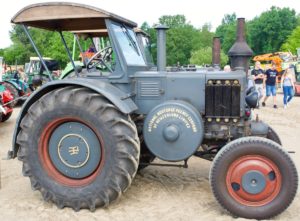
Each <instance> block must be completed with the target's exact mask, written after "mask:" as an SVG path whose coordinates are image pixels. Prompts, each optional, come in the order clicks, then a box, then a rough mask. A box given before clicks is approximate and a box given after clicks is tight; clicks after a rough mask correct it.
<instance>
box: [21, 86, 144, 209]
mask: <svg viewBox="0 0 300 221" xmlns="http://www.w3.org/2000/svg"><path fill="white" fill-rule="evenodd" d="M36 122H38V124H37V123H36ZM17 143H18V144H19V145H20V150H19V153H18V158H19V159H20V160H21V161H23V174H24V176H29V178H30V181H31V185H32V188H33V189H36V190H39V191H40V192H41V193H42V195H43V198H44V199H45V200H46V201H53V202H54V203H55V204H56V205H57V206H58V207H59V208H62V207H65V206H68V207H72V208H73V209H74V210H76V211H78V210H80V209H81V208H89V209H90V210H94V209H95V208H96V207H103V206H108V205H109V204H110V203H111V202H113V201H114V200H116V199H117V198H118V197H119V196H121V194H122V193H123V192H124V191H125V190H126V189H127V188H128V187H129V186H130V184H131V181H132V179H133V177H134V176H135V174H136V171H137V168H138V160H139V140H138V136H137V131H136V127H135V125H134V123H133V122H132V121H131V119H130V117H129V116H128V115H124V114H122V113H121V112H120V111H119V110H118V109H117V108H116V107H115V106H114V105H112V104H111V103H110V102H109V101H107V100H106V99H105V98H103V97H102V96H100V95H99V94H95V93H93V92H92V91H90V90H88V89H85V88H76V87H66V88H61V89H57V90H54V91H52V92H50V93H48V94H46V95H44V96H43V97H42V98H40V99H39V100H38V101H36V102H35V103H34V104H33V105H32V106H31V107H30V109H29V110H28V113H27V114H26V116H25V117H24V118H23V120H22V122H21V131H20V133H19V135H18V139H17Z"/></svg>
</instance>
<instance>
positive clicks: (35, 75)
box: [25, 57, 59, 91]
mask: <svg viewBox="0 0 300 221" xmlns="http://www.w3.org/2000/svg"><path fill="white" fill-rule="evenodd" d="M43 60H44V62H45V64H46V65H47V68H48V70H49V71H51V73H50V74H51V76H52V78H53V79H57V78H58V76H57V75H56V74H55V73H56V71H57V70H58V69H59V64H58V61H56V60H54V59H52V58H48V57H44V58H43ZM25 74H26V76H27V84H28V86H29V88H30V90H31V91H35V90H36V89H37V88H39V87H40V86H42V85H43V84H45V83H46V82H48V81H49V75H48V72H47V71H46V70H45V68H44V66H43V65H42V64H41V61H40V59H39V58H38V57H30V60H29V63H26V64H25Z"/></svg>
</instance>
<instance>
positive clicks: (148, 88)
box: [139, 81, 160, 98]
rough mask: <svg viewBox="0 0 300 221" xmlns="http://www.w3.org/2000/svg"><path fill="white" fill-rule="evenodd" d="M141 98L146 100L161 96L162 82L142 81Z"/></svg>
mask: <svg viewBox="0 0 300 221" xmlns="http://www.w3.org/2000/svg"><path fill="white" fill-rule="evenodd" d="M139 96H140V97H146V98H155V97H159V96H160V82H155V81H140V82H139Z"/></svg>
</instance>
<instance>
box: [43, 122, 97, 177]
mask: <svg viewBox="0 0 300 221" xmlns="http://www.w3.org/2000/svg"><path fill="white" fill-rule="evenodd" d="M48 151H49V156H50V159H51V161H52V164H53V165H54V167H55V168H56V169H57V170H58V171H59V172H60V173H62V174H63V175H65V176H67V177H70V178H75V179H81V178H84V177H87V176H89V175H91V174H92V173H93V172H94V171H95V170H96V168H97V167H98V165H99V163H100V159H101V146H100V143H99V141H98V138H97V136H96V134H95V133H94V132H93V130H92V129H90V128H89V127H87V126H86V125H84V124H82V123H79V122H67V123H63V124H61V125H59V126H58V127H57V128H55V129H54V130H53V132H52V134H51V136H50V139H49V149H48Z"/></svg>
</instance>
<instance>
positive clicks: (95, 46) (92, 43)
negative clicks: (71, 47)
mask: <svg viewBox="0 0 300 221" xmlns="http://www.w3.org/2000/svg"><path fill="white" fill-rule="evenodd" d="M90 39H91V41H92V44H93V47H94V48H95V50H97V47H96V45H95V42H94V39H93V38H92V37H90ZM97 51H98V50H97Z"/></svg>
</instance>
